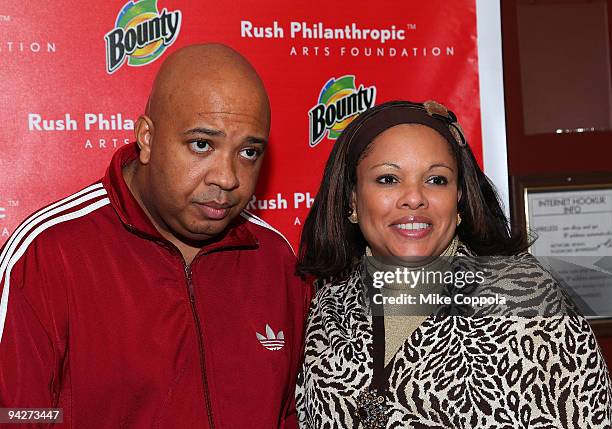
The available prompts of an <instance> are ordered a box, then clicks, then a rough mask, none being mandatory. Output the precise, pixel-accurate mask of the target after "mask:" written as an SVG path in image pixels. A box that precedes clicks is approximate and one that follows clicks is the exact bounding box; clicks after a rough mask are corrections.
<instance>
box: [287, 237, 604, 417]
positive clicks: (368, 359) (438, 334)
mask: <svg viewBox="0 0 612 429" xmlns="http://www.w3.org/2000/svg"><path fill="white" fill-rule="evenodd" d="M461 251H462V252H463V254H468V253H469V252H468V251H467V250H466V249H465V248H462V249H461ZM494 265H495V275H494V276H493V278H494V279H495V283H496V284H498V285H503V284H506V285H508V284H511V285H512V286H513V288H512V290H513V291H516V290H517V288H518V289H519V290H520V288H524V289H525V291H524V292H525V293H524V294H515V295H516V296H517V300H518V301H521V300H524V299H525V296H534V295H538V294H540V295H544V296H541V297H540V302H542V303H545V305H544V306H543V308H544V310H542V311H543V313H542V312H539V313H537V314H535V315H534V314H530V315H528V316H524V315H523V316H519V315H516V314H514V313H507V312H506V314H504V312H503V309H502V312H501V313H500V312H497V313H496V312H493V311H492V310H491V309H487V310H486V311H484V312H483V314H480V315H475V314H471V315H468V316H465V315H461V316H448V315H442V314H439V313H436V314H433V315H431V316H429V317H428V318H427V319H426V320H425V321H424V322H423V323H422V324H421V325H420V326H419V327H418V328H417V329H416V330H415V331H414V332H413V334H412V335H411V336H410V337H409V338H408V339H407V340H406V342H405V343H404V344H403V346H402V347H401V348H400V349H399V351H398V352H397V353H396V355H395V356H394V357H393V359H392V360H391V362H390V363H389V365H392V370H391V376H390V380H389V400H388V402H387V403H388V405H389V407H390V410H389V422H388V424H387V427H388V428H415V429H425V428H427V429H443V428H444V429H450V428H452V429H468V428H470V429H472V428H483V429H484V428H487V429H502V428H504V429H506V428H507V429H517V428H533V429H552V428H555V429H567V428H572V429H604V428H605V429H611V428H612V388H611V382H610V376H609V373H608V370H607V367H606V363H605V361H604V359H603V357H602V354H601V352H600V350H599V347H598V345H597V342H596V340H595V337H594V335H593V332H592V331H591V328H590V326H589V324H588V323H587V321H586V320H585V319H584V318H583V317H582V316H580V315H578V314H577V313H575V312H574V311H571V309H570V310H569V311H562V312H559V311H556V312H554V311H550V309H551V308H556V309H558V308H559V306H560V305H559V304H558V303H556V304H555V303H551V300H550V296H551V295H554V296H557V297H559V296H563V294H560V293H559V291H558V290H556V289H555V288H554V287H553V286H554V280H553V279H552V277H551V276H550V275H549V274H548V273H547V272H546V271H545V270H543V269H542V268H541V267H540V265H539V264H538V263H537V261H536V260H535V259H534V258H533V257H531V255H528V254H524V255H519V256H518V257H517V259H516V260H515V261H514V262H513V263H512V264H510V263H507V264H506V266H504V264H501V263H500V262H499V261H497V262H495V263H494ZM525 279H527V280H525ZM536 280H537V281H536ZM485 287H489V288H491V287H495V286H493V285H491V284H489V285H487V286H485ZM501 288H502V289H504V286H502V287H501ZM542 290H544V292H542ZM368 302H369V300H368V299H367V297H366V291H365V289H364V285H363V281H362V274H361V267H360V266H358V267H356V268H355V270H354V271H353V272H352V274H351V275H350V276H349V277H348V278H346V279H344V280H342V281H337V282H332V283H329V284H326V285H325V286H323V287H322V288H321V290H319V292H318V293H317V295H316V297H315V299H314V300H313V303H312V306H311V311H310V315H309V320H308V324H307V331H306V345H305V360H304V363H303V366H302V370H301V372H300V374H299V376H298V386H297V390H296V404H297V412H298V419H299V424H300V428H302V429H304V428H309V429H336V428H358V427H360V425H359V421H358V419H357V410H356V405H355V404H356V398H357V396H358V395H359V393H360V392H361V391H362V390H363V389H365V388H366V387H368V386H369V384H370V382H371V379H372V368H373V365H372V316H371V311H370V310H369V304H368ZM545 313H548V314H545Z"/></svg>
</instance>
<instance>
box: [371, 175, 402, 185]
mask: <svg viewBox="0 0 612 429" xmlns="http://www.w3.org/2000/svg"><path fill="white" fill-rule="evenodd" d="M376 181H377V182H378V183H380V184H381V185H391V184H393V183H397V182H398V180H397V177H395V176H391V175H384V176H380V177H378V178H377V179H376Z"/></svg>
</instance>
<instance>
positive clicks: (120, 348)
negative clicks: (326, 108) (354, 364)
mask: <svg viewBox="0 0 612 429" xmlns="http://www.w3.org/2000/svg"><path fill="white" fill-rule="evenodd" d="M269 129H270V107H269V102H268V97H267V95H266V91H265V89H264V86H263V84H262V82H261V80H260V78H259V76H258V75H257V73H256V72H255V70H254V69H253V67H252V66H251V65H250V64H249V63H248V62H247V61H246V60H245V59H244V58H243V57H242V56H241V55H239V54H238V53H237V52H235V51H233V50H232V49H230V48H228V47H226V46H222V45H198V46H190V47H186V48H183V49H181V50H179V51H177V52H175V53H174V54H173V55H171V56H169V57H168V58H167V60H166V61H165V62H164V63H163V65H162V66H161V68H160V71H159V73H158V75H157V77H156V79H155V82H154V84H153V88H152V91H151V95H150V97H149V101H148V103H147V108H146V112H145V115H143V116H141V117H140V118H139V119H138V121H137V123H136V127H135V134H136V142H135V144H134V145H130V146H126V147H124V148H122V149H120V150H119V151H117V153H116V154H115V155H114V157H113V159H112V161H111V164H110V166H109V168H108V170H107V173H106V175H105V177H104V178H103V179H102V180H101V181H99V182H96V183H94V184H93V185H91V186H89V187H87V188H85V189H83V190H81V191H80V192H77V193H76V194H74V195H71V196H69V197H67V198H65V199H63V200H61V201H59V202H57V203H55V204H52V205H51V206H48V207H46V208H45V209H43V210H41V211H39V212H37V213H35V214H34V215H32V216H31V217H30V218H29V219H27V220H26V221H25V222H24V223H23V224H22V225H21V226H20V227H19V228H18V229H17V230H16V231H15V234H14V235H13V237H12V238H11V239H9V241H8V242H7V243H6V245H5V246H4V248H3V250H2V254H1V260H0V261H1V262H0V273H1V274H2V276H1V277H0V279H1V280H0V281H2V283H0V286H1V287H2V301H1V306H0V329H1V330H0V407H35V408H42V407H53V408H58V409H62V412H63V422H64V423H63V426H64V427H73V428H262V429H263V428H265V429H270V428H277V427H278V428H295V427H297V423H296V421H295V415H294V401H293V395H294V394H293V391H294V385H295V378H296V372H297V368H298V364H299V360H300V354H301V348H302V332H303V323H304V319H305V315H306V311H307V306H308V303H309V299H310V290H309V288H308V287H306V286H305V285H304V284H303V283H302V282H301V281H300V280H299V279H298V278H296V277H294V274H293V273H294V263H295V258H294V255H293V253H292V250H291V248H290V246H289V245H288V243H287V242H286V240H285V239H284V238H283V237H282V236H281V235H280V234H279V233H278V232H277V231H276V230H274V229H273V228H272V227H270V226H269V225H268V224H266V223H265V222H264V221H262V220H261V219H259V218H257V217H255V216H253V215H252V214H250V213H248V212H246V211H245V210H244V207H245V205H246V204H247V202H248V201H249V199H250V197H251V195H252V194H253V192H254V190H255V185H256V182H257V177H258V174H259V170H260V168H261V163H262V158H263V155H264V153H265V151H266V147H267V144H268V141H267V139H268V134H269ZM0 422H2V415H1V414H0ZM60 427H62V426H61V425H60Z"/></svg>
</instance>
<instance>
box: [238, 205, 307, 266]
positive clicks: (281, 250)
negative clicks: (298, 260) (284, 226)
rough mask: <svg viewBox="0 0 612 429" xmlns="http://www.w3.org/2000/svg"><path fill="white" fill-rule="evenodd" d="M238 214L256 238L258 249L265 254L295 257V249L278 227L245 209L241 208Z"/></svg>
mask: <svg viewBox="0 0 612 429" xmlns="http://www.w3.org/2000/svg"><path fill="white" fill-rule="evenodd" d="M240 216H241V218H242V219H244V220H245V222H244V224H245V226H246V227H247V228H248V230H249V231H250V232H251V233H252V234H253V235H254V236H255V238H256V239H257V242H258V246H259V249H261V250H262V251H264V252H265V253H266V254H267V255H268V254H270V255H277V256H280V257H290V258H291V259H294V258H295V251H294V250H293V247H291V244H290V243H289V240H287V238H286V237H285V236H284V235H283V234H282V233H281V232H280V231H279V230H278V229H276V228H274V227H273V226H272V225H270V224H269V223H267V222H266V221H264V220H263V219H261V218H260V217H258V216H256V215H254V214H253V213H251V212H249V211H247V210H243V211H242V212H241V213H240Z"/></svg>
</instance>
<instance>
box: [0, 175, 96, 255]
mask: <svg viewBox="0 0 612 429" xmlns="http://www.w3.org/2000/svg"><path fill="white" fill-rule="evenodd" d="M101 187H102V183H95V184H93V185H91V186H88V187H87V188H85V189H82V190H80V191H79V192H77V193H75V194H72V195H69V196H67V197H66V198H64V199H62V200H59V201H57V202H55V203H53V204H51V205H50V206H48V207H45V208H43V209H41V210H39V211H37V212H35V213H32V214H31V215H30V217H29V218H27V219H26V220H25V221H23V223H22V224H21V225H20V226H19V228H17V230H16V231H15V232H13V234H12V235H11V238H9V240H8V242H7V243H6V246H5V247H4V251H3V252H2V254H1V255H0V265H1V264H2V262H3V260H4V257H5V256H6V254H7V253H8V249H9V247H11V246H12V244H13V242H15V240H17V236H18V235H19V233H20V232H21V231H23V230H24V229H26V228H30V226H31V224H32V223H33V222H35V221H37V220H38V219H39V218H42V219H41V220H44V219H46V217H43V216H42V215H43V214H45V213H47V212H48V211H50V210H53V209H54V208H55V207H58V206H61V205H62V204H64V203H65V202H66V201H69V200H71V199H73V198H76V197H79V196H81V195H83V194H86V193H88V192H90V191H93V190H96V189H99V188H101ZM19 237H20V238H19V239H21V235H19Z"/></svg>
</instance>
